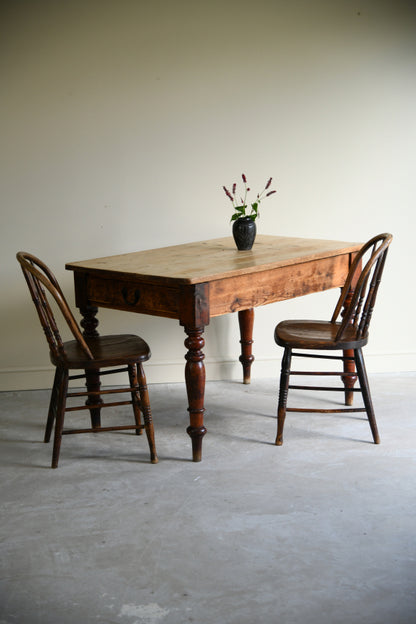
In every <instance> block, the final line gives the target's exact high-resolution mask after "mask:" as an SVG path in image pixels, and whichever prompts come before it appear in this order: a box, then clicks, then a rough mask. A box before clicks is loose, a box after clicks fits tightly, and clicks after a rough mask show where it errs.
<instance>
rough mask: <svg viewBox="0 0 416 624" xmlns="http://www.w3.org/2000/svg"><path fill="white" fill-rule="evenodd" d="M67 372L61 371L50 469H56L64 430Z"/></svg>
mask: <svg viewBox="0 0 416 624" xmlns="http://www.w3.org/2000/svg"><path fill="white" fill-rule="evenodd" d="M68 377H69V375H68V371H67V370H63V371H62V372H61V375H60V383H59V387H58V399H57V404H56V422H55V437H54V443H53V452H52V465H51V468H58V461H59V451H60V450H61V441H62V430H63V428H64V417H65V406H66V395H67V392H68Z"/></svg>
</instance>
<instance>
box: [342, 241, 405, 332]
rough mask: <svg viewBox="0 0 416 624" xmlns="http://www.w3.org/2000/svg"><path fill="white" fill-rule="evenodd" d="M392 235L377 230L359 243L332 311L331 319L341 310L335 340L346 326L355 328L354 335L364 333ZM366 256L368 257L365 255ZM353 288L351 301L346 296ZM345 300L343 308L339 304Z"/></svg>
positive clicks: (366, 329)
mask: <svg viewBox="0 0 416 624" xmlns="http://www.w3.org/2000/svg"><path fill="white" fill-rule="evenodd" d="M392 239H393V236H392V235H391V234H389V233H384V234H379V235H377V236H374V237H373V238H372V239H370V240H369V241H368V242H367V243H365V245H363V246H362V248H361V249H360V251H359V252H358V253H357V255H356V256H355V258H354V261H353V263H352V265H351V268H350V270H349V273H348V276H347V279H346V281H345V284H344V286H343V288H342V290H341V295H340V297H339V299H338V303H337V305H336V307H335V310H334V313H333V315H332V319H331V322H332V323H335V322H336V321H337V319H338V318H339V317H340V315H341V313H342V321H341V323H340V328H339V330H338V333H337V337H336V340H337V341H338V340H342V338H343V335H344V332H345V331H346V329H347V327H348V328H351V326H352V327H354V328H355V332H356V339H357V340H359V339H361V338H365V337H366V336H367V335H368V329H369V326H370V321H371V316H372V313H373V309H374V305H375V301H376V297H377V292H378V288H379V285H380V281H381V276H382V273H383V269H384V264H385V262H386V257H387V252H388V248H389V245H390V243H391V241H392ZM367 258H368V259H367ZM351 290H353V295H352V297H351V301H350V302H348V299H347V298H348V296H349V295H350V293H351ZM344 304H346V308H345V310H344V312H342V309H343V306H344Z"/></svg>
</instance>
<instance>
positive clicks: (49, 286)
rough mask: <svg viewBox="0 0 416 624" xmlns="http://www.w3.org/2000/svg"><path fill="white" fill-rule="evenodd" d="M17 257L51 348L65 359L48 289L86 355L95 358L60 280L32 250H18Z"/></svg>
mask: <svg viewBox="0 0 416 624" xmlns="http://www.w3.org/2000/svg"><path fill="white" fill-rule="evenodd" d="M16 258H17V260H18V261H19V263H20V266H21V268H22V271H23V275H24V276H25V279H26V282H27V285H28V287H29V290H30V293H31V295H32V299H33V303H34V304H35V307H36V310H37V312H38V316H39V320H40V322H41V325H42V327H43V330H44V332H45V336H46V339H47V341H48V344H49V348H50V350H51V352H52V353H53V355H54V357H55V358H57V359H60V360H62V359H64V360H65V359H66V354H65V348H64V342H63V340H62V338H61V335H60V333H59V329H58V325H57V323H56V321H55V317H54V314H53V311H52V308H51V306H50V303H49V301H48V296H47V292H46V291H45V289H46V290H47V291H48V292H49V293H50V295H52V297H53V299H54V300H55V302H56V304H57V305H58V307H59V310H60V311H61V313H62V316H63V317H64V319H65V321H66V323H67V325H68V327H69V329H70V330H71V333H72V335H73V336H74V338H75V340H76V341H77V342H78V344H79V346H80V347H81V349H82V351H83V352H84V353H85V356H86V358H87V359H90V360H93V359H94V357H93V355H92V353H91V351H90V349H89V347H88V345H87V343H86V341H85V338H84V337H83V335H82V333H81V330H80V328H79V326H78V323H77V322H76V320H75V318H74V316H73V314H72V312H71V310H70V308H69V306H68V303H67V301H66V299H65V296H64V294H63V292H62V290H61V288H60V286H59V284H58V281H57V279H56V277H55V276H54V274H53V273H52V271H51V270H50V269H49V268H48V267H47V266H46V264H44V263H43V262H42V261H41V260H39V258H37V257H36V256H34V255H33V254H30V253H27V252H24V251H19V252H18V253H17V254H16Z"/></svg>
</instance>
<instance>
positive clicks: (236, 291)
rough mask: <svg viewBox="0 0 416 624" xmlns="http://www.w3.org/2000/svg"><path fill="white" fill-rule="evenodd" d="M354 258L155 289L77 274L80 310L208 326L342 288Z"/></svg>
mask: <svg viewBox="0 0 416 624" xmlns="http://www.w3.org/2000/svg"><path fill="white" fill-rule="evenodd" d="M350 260H351V258H350V254H344V255H341V256H332V257H329V258H321V259H318V260H313V261H310V262H303V263H296V264H293V265H289V266H283V267H277V268H273V269H268V270H264V271H257V272H255V273H250V274H245V275H237V276H234V277H230V278H224V279H219V280H213V281H211V282H207V283H204V284H189V285H184V284H178V285H166V284H151V283H146V282H140V280H134V279H130V280H129V279H124V278H117V279H114V276H109V277H105V276H102V275H95V274H94V273H88V272H83V271H80V272H78V271H75V273H74V279H75V294H76V305H77V306H78V308H83V307H85V306H97V307H103V308H111V309H114V310H125V311H128V312H137V313H140V314H150V315H153V316H162V317H166V318H173V319H178V320H179V321H181V323H182V324H185V325H187V324H188V325H194V324H195V325H197V326H199V325H207V324H208V323H209V318H210V317H213V316H220V315H223V314H229V313H230V312H237V311H239V310H245V309H248V308H254V307H257V306H262V305H266V304H268V303H273V302H276V301H283V300H285V299H292V298H294V297H300V296H302V295H307V294H309V293H314V292H320V291H323V290H328V289H330V288H335V287H337V286H342V285H343V284H344V282H345V278H346V276H347V274H348V270H349V266H350Z"/></svg>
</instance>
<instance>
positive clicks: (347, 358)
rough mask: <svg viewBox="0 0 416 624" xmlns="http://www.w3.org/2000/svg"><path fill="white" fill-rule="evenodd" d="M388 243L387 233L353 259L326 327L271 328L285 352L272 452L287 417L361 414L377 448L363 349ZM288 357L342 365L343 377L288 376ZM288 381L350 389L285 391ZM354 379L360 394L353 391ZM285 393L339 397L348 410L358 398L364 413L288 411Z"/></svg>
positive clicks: (292, 324) (304, 323)
mask: <svg viewBox="0 0 416 624" xmlns="http://www.w3.org/2000/svg"><path fill="white" fill-rule="evenodd" d="M392 238H393V237H392V235H391V234H388V233H386V234H379V235H378V236H375V237H373V238H372V239H371V240H369V241H368V242H367V243H366V244H365V245H363V246H362V248H361V249H360V251H359V252H358V253H357V254H356V256H355V258H354V260H353V262H352V264H351V268H350V270H349V272H348V276H347V279H346V281H345V283H344V286H343V287H342V289H341V294H340V297H339V299H338V302H337V304H336V306H335V309H334V312H333V315H332V318H331V320H330V321H312V320H287V321H282V322H281V323H279V324H278V325H277V326H276V328H275V341H276V343H277V344H278V345H279V346H281V347H283V348H284V354H283V358H282V370H281V375H280V389H279V404H278V430H277V436H276V442H275V443H276V445H277V446H281V445H282V444H283V428H284V422H285V417H286V412H320V413H326V412H343V411H344V412H345V411H346V412H366V413H367V418H368V421H369V424H370V428H371V432H372V435H373V440H374V443H375V444H378V443H379V442H380V437H379V433H378V429H377V423H376V419H375V414H374V407H373V403H372V399H371V394H370V388H369V384H368V377H367V373H366V368H365V362H364V357H363V353H362V348H363V346H365V345H366V344H367V342H368V337H369V326H370V322H371V318H372V314H373V310H374V305H375V301H376V297H377V293H378V289H379V285H380V281H381V277H382V273H383V269H384V265H385V262H386V257H387V252H388V249H389V245H390V243H391V241H392ZM293 349H302V350H306V351H307V353H303V352H302V353H298V352H296V353H295V352H293ZM309 350H312V351H320V350H323V351H328V350H329V351H333V350H341V351H343V355H341V356H334V355H326V354H325V355H323V354H316V353H310V352H309ZM292 357H309V358H322V359H331V360H342V361H343V363H344V371H343V373H341V374H340V373H337V372H332V371H325V372H315V371H313V372H312V371H293V370H291V361H292ZM346 363H347V366H346V365H345V364H346ZM348 364H350V365H351V364H355V367H356V372H355V371H354V366H352V370H348V368H349V367H348ZM292 375H327V376H329V375H335V376H340V377H341V378H342V379H343V381H345V380H346V379H348V378H349V379H350V380H351V382H352V383H350V384H348V387H349V389H348V392H346V391H345V388H344V387H343V388H334V387H321V386H319V387H318V386H301V385H289V378H290V376H292ZM357 375H358V380H359V388H352V387H351V386H352V385H353V383H354V380H355V378H356V376H357ZM289 389H296V390H320V391H338V392H344V393H345V395H346V400H345V402H346V404H347V405H349V404H350V403H349V401H348V400H347V395H348V394H349V393H351V392H361V393H362V396H363V400H364V408H357V407H355V408H352V407H351V408H342V409H341V408H334V409H318V408H315V409H310V408H294V407H287V398H288V391H289ZM351 396H352V395H351Z"/></svg>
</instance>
